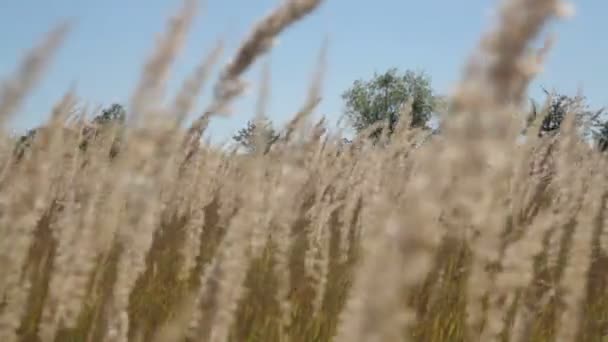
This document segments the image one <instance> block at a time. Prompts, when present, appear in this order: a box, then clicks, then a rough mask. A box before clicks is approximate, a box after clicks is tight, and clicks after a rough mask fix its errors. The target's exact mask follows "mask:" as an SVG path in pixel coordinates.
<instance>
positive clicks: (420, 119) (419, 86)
mask: <svg viewBox="0 0 608 342" xmlns="http://www.w3.org/2000/svg"><path fill="white" fill-rule="evenodd" d="M342 98H343V100H344V102H345V113H344V114H345V116H346V117H347V118H348V119H349V121H350V123H351V125H352V126H353V128H354V129H355V130H356V131H357V132H361V131H362V130H365V129H366V128H368V127H370V126H371V125H374V124H378V123H379V122H386V123H387V126H386V127H387V128H388V130H389V132H388V133H389V135H390V134H391V133H392V132H393V131H394V130H395V127H396V125H397V123H398V121H399V120H400V119H401V118H400V116H401V113H402V112H403V111H402V109H403V106H404V105H405V104H406V103H408V102H409V103H411V112H410V118H409V126H410V127H413V128H426V127H427V123H428V121H429V119H430V118H431V115H432V113H433V111H434V109H435V107H436V104H437V103H438V101H437V100H438V98H437V97H436V96H435V95H434V93H433V89H432V88H431V80H430V77H429V76H428V75H426V74H425V73H424V72H415V71H411V70H407V71H405V72H400V71H399V70H398V69H396V68H391V69H389V70H388V71H386V72H384V73H382V74H377V73H376V74H374V76H373V77H372V78H371V79H370V80H357V81H355V82H354V83H353V85H352V86H351V87H350V88H349V89H348V90H346V91H345V92H344V93H343V94H342ZM381 132H382V128H379V129H377V130H374V132H372V136H373V137H377V136H379V135H380V134H381Z"/></svg>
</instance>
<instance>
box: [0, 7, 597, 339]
mask: <svg viewBox="0 0 608 342" xmlns="http://www.w3.org/2000/svg"><path fill="white" fill-rule="evenodd" d="M321 2H322V1H321V0H298V1H296V0H292V1H287V2H283V3H282V4H281V5H280V6H278V7H277V9H276V10H275V11H274V12H272V13H271V14H270V15H269V16H268V17H266V18H264V19H263V20H261V21H260V22H259V24H257V26H254V27H252V29H251V31H250V35H249V36H247V37H245V39H244V40H243V42H242V44H241V45H240V48H239V49H238V51H237V52H236V54H235V56H233V58H232V59H231V63H230V64H227V65H221V66H218V65H217V60H218V59H217V56H218V54H219V51H220V47H218V50H217V51H210V53H209V57H208V58H207V59H206V60H205V61H203V62H202V63H201V65H199V66H198V67H197V68H196V70H195V72H193V74H192V75H191V76H190V77H189V78H188V79H186V80H185V81H184V83H183V87H182V88H181V90H180V91H179V93H178V95H177V97H176V98H174V99H169V100H167V101H164V100H163V99H164V93H163V89H164V86H165V83H166V75H167V73H168V71H169V70H170V68H171V66H172V62H173V61H174V60H175V58H176V56H177V55H178V53H179V51H180V49H181V48H182V44H183V41H184V37H185V35H186V34H187V31H188V28H189V27H190V24H191V23H192V21H193V20H194V19H195V18H194V13H195V11H193V7H194V6H195V2H194V1H188V0H186V1H184V4H183V7H182V8H181V9H180V10H179V11H178V12H177V13H176V14H175V15H174V16H173V17H171V20H170V21H169V23H168V25H167V29H166V32H165V33H164V35H163V36H161V37H160V39H159V40H158V41H157V45H156V47H155V48H154V50H153V51H152V53H151V54H150V56H149V60H147V61H146V62H145V64H144V67H143V71H142V75H141V81H140V83H139V86H138V87H137V88H136V89H135V90H134V92H133V94H132V97H131V103H130V104H129V117H128V125H127V126H125V127H123V126H118V125H110V126H103V127H101V126H99V125H96V124H95V123H93V122H89V121H87V120H85V119H84V117H85V115H89V116H90V115H91V114H96V113H87V112H84V111H83V110H82V109H81V108H82V106H80V103H79V102H78V101H77V100H76V95H75V93H73V92H68V93H67V94H66V95H65V97H64V98H62V99H60V101H58V103H57V105H56V107H55V108H53V109H52V115H51V119H50V120H49V122H48V123H46V125H45V129H43V130H40V131H39V132H38V134H36V136H35V137H34V138H33V139H32V141H31V144H30V145H29V146H28V148H27V149H25V150H24V151H22V152H23V153H21V154H17V153H15V151H16V150H15V149H14V146H15V144H16V140H15V138H14V137H11V136H10V135H8V134H7V133H3V134H2V135H0V160H1V164H0V166H1V170H0V270H2V271H1V275H2V276H1V277H0V340H1V341H3V342H4V341H6V342H12V341H43V342H46V341H61V342H63V341H142V342H143V341H212V342H220V341H269V342H270V341H302V342H304V341H306V342H308V341H338V342H357V341H361V342H363V341H365V342H379V341H433V342H446V341H449V342H452V341H453V342H458V341H483V342H486V341H532V342H537V341H560V342H561V341H598V342H601V341H603V340H602V338H604V336H608V292H607V290H608V288H607V280H608V277H607V276H608V271H607V268H606V267H607V266H608V223H607V221H606V216H605V215H606V214H607V213H608V210H607V209H606V206H607V204H608V203H607V199H608V189H607V188H606V187H605V186H604V184H606V183H605V182H606V181H607V176H608V173H607V172H606V170H608V168H607V166H608V163H607V159H606V158H605V156H604V155H602V154H600V153H598V152H597V151H595V150H593V149H592V148H590V147H589V145H588V144H586V143H585V142H584V141H583V140H581V139H580V138H579V136H578V135H577V133H576V125H575V122H574V120H573V119H572V118H570V117H572V116H569V117H568V118H567V119H566V122H565V123H564V125H563V127H562V129H561V131H560V134H559V135H556V136H548V137H538V136H536V135H535V134H534V133H535V132H536V131H535V130H534V129H529V130H528V131H529V132H532V133H530V135H529V136H528V137H527V140H526V141H525V143H523V144H516V143H515V141H516V140H517V136H518V135H519V134H520V132H521V128H522V127H521V122H522V120H521V119H522V117H523V116H524V114H525V109H524V107H523V102H525V99H526V91H527V86H528V84H529V82H530V80H531V79H532V78H533V77H534V76H535V74H536V73H537V72H538V71H539V70H540V67H541V66H542V63H543V61H544V58H545V54H546V51H545V49H540V50H538V51H537V50H534V49H530V48H529V44H530V42H531V41H532V40H534V39H535V38H536V36H537V35H538V33H539V32H540V31H541V29H542V28H543V27H544V26H545V25H546V24H547V23H548V22H549V21H551V20H554V19H556V18H558V17H560V16H564V15H565V14H567V12H568V7H567V6H565V5H564V4H562V3H561V2H559V1H557V0H536V1H532V0H510V1H505V2H504V6H503V7H502V8H501V10H500V11H499V15H498V22H497V25H496V27H495V28H493V30H491V31H488V32H487V33H485V34H484V35H483V37H482V40H481V42H482V43H480V45H479V48H478V51H474V54H473V55H474V56H475V58H471V60H470V61H465V68H464V69H463V70H464V72H463V74H462V78H461V80H460V83H459V84H458V87H457V88H456V91H455V92H454V94H453V95H452V97H451V98H450V106H449V107H450V113H447V114H449V115H446V116H445V119H444V126H443V127H442V132H441V134H440V136H437V137H433V138H431V139H429V140H426V141H425V142H424V143H423V144H421V145H420V144H417V142H419V141H420V139H423V138H424V136H425V134H426V132H424V131H420V130H414V129H409V128H408V127H405V125H404V126H403V127H398V129H397V131H396V132H395V133H394V134H393V136H392V137H391V140H390V143H387V144H381V145H372V144H371V143H370V141H368V140H366V139H363V138H356V139H355V140H354V141H353V143H352V144H348V145H344V144H342V143H341V142H342V139H341V138H342V137H341V136H339V135H338V134H333V133H331V131H328V130H325V129H324V126H323V123H322V122H321V123H319V124H317V123H315V122H311V120H310V118H311V114H312V113H313V111H314V109H315V106H316V105H317V103H318V100H319V98H320V96H321V94H320V89H321V87H320V83H319V82H320V80H321V76H322V71H323V67H324V51H322V52H321V54H320V57H319V67H318V70H313V72H315V73H316V74H318V76H319V77H316V78H314V79H315V81H314V82H313V83H312V84H311V86H310V92H309V94H308V97H307V99H308V100H307V101H306V102H305V103H303V104H300V110H299V111H297V113H296V115H294V116H293V119H292V120H291V121H290V122H289V124H288V125H287V126H286V127H285V129H284V131H283V132H282V138H281V139H280V140H279V141H278V142H277V143H276V144H275V145H273V146H272V148H271V149H270V150H269V151H268V152H267V153H264V152H258V153H252V154H248V155H244V154H239V153H233V152H231V151H226V150H222V149H219V148H216V147H214V146H211V145H207V144H204V143H202V140H201V137H202V136H203V134H204V133H205V129H206V127H207V124H208V123H209V121H210V120H212V119H213V118H214V116H216V115H224V114H222V113H224V112H225V110H226V109H229V107H230V104H231V103H232V101H233V100H234V99H236V98H237V97H239V96H240V95H241V93H242V91H243V83H242V80H241V76H242V75H243V73H244V72H245V71H246V70H247V69H248V68H249V67H250V66H251V65H252V64H253V63H255V62H256V60H257V59H259V58H260V57H261V56H262V55H263V54H264V53H265V52H266V51H267V50H268V49H269V48H270V47H271V46H272V44H271V43H272V41H273V39H274V38H276V37H277V36H278V35H280V33H281V32H282V31H283V30H285V29H287V28H288V27H289V26H290V25H306V23H305V21H303V22H299V21H300V19H303V18H305V17H306V15H308V14H309V13H311V12H313V11H314V10H315V9H316V8H317V7H318V6H319V5H320V4H321ZM345 6H347V4H346V3H345ZM68 32H69V26H66V25H60V26H58V27H57V28H55V29H54V30H52V31H51V32H50V33H49V34H48V36H47V37H46V38H45V39H43V41H42V42H41V43H40V44H38V45H36V46H34V47H33V48H32V50H31V51H30V52H29V54H28V55H27V56H25V58H24V59H23V61H21V64H20V65H17V66H16V68H15V73H14V75H13V76H11V77H12V78H10V79H7V80H5V81H6V82H5V83H4V85H3V87H2V90H1V92H0V119H1V120H2V121H0V122H2V123H3V124H5V123H6V121H7V120H8V119H9V118H10V117H11V116H12V115H13V114H14V113H15V112H16V111H17V110H18V108H19V107H20V105H21V103H23V102H24V101H26V100H27V95H28V93H29V92H30V91H31V90H32V89H33V87H34V86H35V84H36V83H37V82H38V80H39V79H40V78H41V77H43V76H44V71H45V70H46V69H47V68H48V67H52V65H51V64H50V61H51V60H52V58H53V55H54V53H55V52H56V50H57V49H59V48H60V46H61V43H62V42H63V41H64V39H65V38H66V37H67V34H68ZM215 67H219V68H221V69H220V70H221V73H220V77H219V79H218V80H217V82H215V83H214V84H213V85H214V88H213V89H212V91H213V96H212V101H211V102H210V103H208V104H206V105H207V110H206V111H205V113H204V114H203V115H202V116H201V117H200V118H199V119H198V120H196V121H194V122H193V123H192V124H191V125H190V126H188V128H187V129H184V126H185V123H184V118H185V117H186V116H187V115H188V114H190V113H191V112H192V110H193V108H194V106H195V103H196V101H195V100H196V98H197V97H198V95H199V93H200V92H201V91H202V89H203V85H204V84H206V83H209V80H208V76H209V74H210V72H211V70H213V69H214V68H215ZM327 67H331V66H327ZM259 88H260V89H261V91H260V95H259V97H260V101H259V102H260V104H261V105H260V108H259V109H258V112H259V115H260V117H261V115H263V114H264V106H263V104H264V102H265V101H264V100H265V97H266V96H267V95H266V93H265V92H264V89H265V84H261V85H260V87H259ZM297 105H298V104H296V106H297ZM408 110H409V109H408V108H407V106H405V107H404V109H403V111H404V113H403V115H407V112H408ZM529 125H530V126H532V127H535V126H537V125H539V122H538V120H537V121H532V122H530V123H529ZM84 128H87V129H84ZM91 132H93V133H91ZM85 133H86V134H85ZM362 136H364V135H362ZM84 142H86V144H84ZM259 150H261V149H259Z"/></svg>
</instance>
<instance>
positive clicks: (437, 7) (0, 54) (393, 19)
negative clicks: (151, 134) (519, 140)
mask: <svg viewBox="0 0 608 342" xmlns="http://www.w3.org/2000/svg"><path fill="white" fill-rule="evenodd" d="M180 3H181V2H180V1H179V0H128V1H125V0H103V1H88V0H48V1H40V0H2V1H0V39H1V41H2V44H0V78H4V77H6V76H8V75H9V74H10V73H11V72H12V70H14V68H15V67H16V66H17V65H18V62H19V60H20V58H21V57H22V56H23V54H24V52H25V51H26V49H27V48H29V47H30V46H32V44H34V43H35V42H37V41H39V40H40V38H41V37H43V35H44V33H45V32H47V31H48V30H49V28H51V27H52V26H53V25H55V24H56V23H58V22H59V21H60V20H61V19H64V18H72V19H76V20H77V22H76V26H75V27H74V30H73V31H72V32H71V34H70V36H69V37H68V41H67V43H66V44H65V45H64V46H63V47H62V49H61V51H60V53H59V54H58V55H57V58H56V59H55V61H54V63H53V65H52V68H51V70H50V72H49V73H48V74H47V75H46V77H45V78H44V80H43V82H41V83H40V84H39V85H38V87H37V88H36V90H35V92H34V93H33V94H31V96H30V97H29V98H28V101H27V104H26V105H25V106H24V107H23V108H22V110H21V112H20V113H19V114H18V115H17V116H16V118H15V120H14V121H13V123H12V127H14V128H15V129H16V130H23V129H26V128H30V127H33V126H36V125H38V124H40V123H41V122H42V120H44V119H46V118H47V117H48V113H49V111H50V109H51V107H52V106H53V104H54V103H55V102H56V101H57V100H58V99H59V98H60V97H61V96H62V95H63V94H64V93H65V91H66V90H67V89H68V88H69V87H70V85H71V84H73V82H76V85H77V91H78V94H79V95H80V96H81V97H83V98H84V99H86V100H88V101H90V102H91V103H92V104H99V105H107V104H109V103H111V102H115V101H119V102H123V103H126V102H128V99H129V95H130V94H131V92H132V90H133V88H134V86H135V83H136V81H137V79H138V76H139V75H140V71H141V68H142V64H143V61H144V60H145V58H146V57H147V55H148V54H149V53H150V51H151V50H152V48H153V46H154V39H155V36H156V35H157V34H158V33H160V32H162V31H163V29H164V25H165V23H166V20H167V18H168V16H169V15H170V14H172V13H174V12H175V10H176V9H177V8H178V6H179V5H180ZM206 3H207V4H206V6H204V10H203V11H201V12H199V15H198V16H197V18H196V22H195V25H194V27H193V30H192V31H191V32H190V35H189V38H188V44H187V47H186V49H185V51H184V52H183V54H182V56H181V57H180V59H179V60H178V62H177V64H176V66H175V68H174V74H173V76H172V81H171V88H172V89H175V88H176V87H177V86H178V85H179V82H180V80H182V79H183V78H184V77H185V76H186V75H187V74H188V72H189V71H190V70H192V68H193V67H194V66H195V65H196V63H197V62H198V61H199V60H200V59H201V58H202V56H204V54H205V53H206V52H207V51H209V49H210V48H211V46H212V45H213V44H214V43H215V42H216V40H217V39H218V37H220V36H222V37H225V38H226V43H227V49H228V50H227V54H231V53H232V52H233V51H234V48H235V46H236V44H238V41H239V40H240V39H241V38H243V36H244V35H245V34H246V32H247V30H248V29H249V27H250V26H251V25H252V24H254V23H255V22H256V20H257V19H258V18H260V17H261V16H263V15H265V14H267V13H268V11H269V10H270V9H271V8H273V7H274V6H276V5H277V4H278V3H279V0H255V1H254V0H207V1H206ZM497 4H498V1H489V0H466V1H455V0H424V1H403V0H374V1H370V0H326V1H325V4H324V5H322V7H321V8H320V10H319V11H318V12H317V13H315V14H314V15H312V16H310V17H308V18H307V19H305V20H303V21H301V22H299V23H298V24H297V25H296V26H294V27H292V28H290V29H289V30H288V31H287V32H286V33H285V34H284V35H283V36H281V38H280V40H279V42H278V45H277V46H276V47H275V48H274V50H273V52H272V53H271V55H270V62H271V64H270V65H271V70H272V90H271V92H272V94H271V95H272V98H271V104H270V106H271V107H270V111H269V116H270V117H271V118H272V119H273V120H274V121H275V122H277V123H283V122H285V120H287V119H288V118H289V117H291V116H292V114H293V113H294V111H296V110H297V109H298V106H299V105H300V104H301V103H302V102H303V100H304V97H305V95H306V89H307V87H308V85H309V83H310V79H311V74H312V72H313V71H314V66H315V62H316V58H317V55H318V52H319V49H320V47H321V45H322V41H323V39H324V38H325V37H328V38H329V43H330V45H329V58H328V69H327V73H326V76H325V82H324V89H323V94H324V99H323V102H322V103H321V105H320V107H319V109H318V114H323V115H326V116H327V117H328V118H329V119H331V120H332V121H335V120H336V119H337V118H338V116H339V115H340V114H341V109H342V103H341V98H340V94H341V93H342V92H343V91H344V90H345V89H347V88H348V87H349V86H350V85H351V84H352V82H353V81H354V80H356V79H358V78H367V77H369V76H371V75H372V74H373V73H374V72H375V71H378V72H382V71H384V70H386V69H388V68H390V67H398V68H400V69H421V70H425V71H426V72H427V73H428V74H429V75H430V76H431V77H432V80H433V86H434V88H435V89H436V90H437V91H438V92H440V93H446V92H448V91H449V90H450V88H451V86H452V85H453V84H454V82H455V81H457V80H458V78H459V75H460V72H461V67H462V65H463V63H464V62H465V61H466V58H467V56H468V55H469V54H470V52H471V50H472V49H473V48H474V47H475V46H476V44H477V42H478V39H479V36H480V33H481V32H483V31H484V30H486V29H487V28H488V27H489V25H490V23H491V22H490V13H491V10H492V9H493V8H495V7H496V5H497ZM574 4H575V5H576V8H577V15H576V17H574V18H573V19H570V20H569V21H567V22H562V23H559V24H557V25H553V26H552V27H551V29H552V30H554V31H556V32H557V33H558V41H557V45H556V46H555V47H554V49H553V50H552V51H551V54H550V56H549V61H548V64H547V65H546V70H545V73H544V74H543V75H542V76H541V77H540V78H539V79H538V80H537V81H536V82H535V83H534V85H533V87H532V89H531V91H532V94H539V85H541V84H542V85H544V86H546V87H549V88H551V87H555V88H557V89H559V90H560V91H562V92H567V93H574V92H576V90H577V88H578V87H579V86H582V87H583V89H584V92H585V94H586V95H587V96H588V98H589V99H590V101H591V103H592V105H594V106H604V105H608V91H606V89H607V86H608V68H606V65H605V58H606V56H607V55H608V43H607V40H606V32H608V22H606V21H605V14H606V13H608V2H606V1H603V0H578V1H575V2H574ZM602 41H603V42H604V43H602ZM259 65H260V64H259V63H258V66H257V67H256V68H254V69H253V70H252V71H251V72H250V73H248V75H247V76H248V79H249V80H251V81H252V82H257V81H258V80H259V78H260V77H259V76H260V72H259V70H260V68H259ZM208 90H209V88H207V92H208ZM255 98H256V94H255V91H253V92H252V93H250V95H248V96H247V97H246V98H245V99H243V100H241V101H239V102H237V104H236V107H235V108H236V112H235V113H234V115H233V117H231V118H230V119H218V120H216V122H215V123H214V124H213V125H212V126H211V134H212V135H213V136H214V138H215V139H225V138H229V137H230V136H231V135H232V134H233V133H234V132H235V131H236V130H237V129H238V128H240V127H242V126H243V125H244V123H245V122H246V120H247V119H249V118H250V117H251V116H252V115H253V110H252V108H253V106H252V104H253V103H254V101H255ZM202 100H203V99H202ZM203 104H204V103H202V104H200V105H199V108H202V106H203ZM215 139H214V140H215Z"/></svg>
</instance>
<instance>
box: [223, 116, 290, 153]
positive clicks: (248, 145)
mask: <svg viewBox="0 0 608 342" xmlns="http://www.w3.org/2000/svg"><path fill="white" fill-rule="evenodd" d="M257 126H258V125H257V124H256V122H255V121H252V120H249V121H248V122H247V127H245V128H241V129H240V130H239V131H238V132H237V133H236V134H235V135H234V136H233V137H232V139H233V140H234V141H235V142H237V143H238V144H239V145H240V146H241V147H243V148H244V149H245V150H246V151H247V152H248V153H252V152H255V151H256V134H259V135H260V138H261V140H260V142H261V144H262V148H263V149H264V152H268V150H269V149H270V147H271V146H272V144H274V143H275V142H276V141H277V140H278V139H279V134H278V133H277V132H276V131H275V129H274V128H273V127H272V122H271V121H270V120H268V119H263V120H262V121H261V125H259V126H260V129H258V127H257Z"/></svg>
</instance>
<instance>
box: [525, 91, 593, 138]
mask: <svg viewBox="0 0 608 342" xmlns="http://www.w3.org/2000/svg"><path fill="white" fill-rule="evenodd" d="M543 91H544V93H545V95H546V96H547V99H548V106H547V108H546V110H545V116H544V117H543V118H542V121H541V125H540V127H539V131H538V136H544V135H547V134H550V135H551V134H555V133H557V132H559V130H560V128H561V125H562V122H563V121H564V119H565V118H566V115H575V118H574V119H575V123H576V125H577V126H578V127H579V129H580V133H581V134H582V138H583V139H590V138H594V137H595V136H596V135H597V134H598V130H601V129H602V126H603V125H604V123H603V122H602V121H601V120H600V116H601V115H602V113H603V112H604V109H603V108H601V109H599V110H592V109H591V108H590V107H589V105H588V104H587V98H586V97H585V96H583V95H576V96H569V95H565V94H560V93H557V92H556V91H552V92H549V91H547V90H546V89H543ZM537 108H538V105H537V104H536V103H534V102H532V116H531V117H530V120H531V119H533V118H534V117H536V115H537V112H538V109H537Z"/></svg>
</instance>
